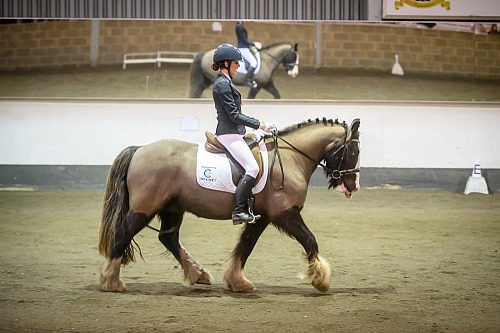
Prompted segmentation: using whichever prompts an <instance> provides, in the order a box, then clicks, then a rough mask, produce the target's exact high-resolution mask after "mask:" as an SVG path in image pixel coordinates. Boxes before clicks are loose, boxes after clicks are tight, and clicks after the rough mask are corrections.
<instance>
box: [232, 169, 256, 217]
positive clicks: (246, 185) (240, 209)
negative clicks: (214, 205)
mask: <svg viewBox="0 0 500 333" xmlns="http://www.w3.org/2000/svg"><path fill="white" fill-rule="evenodd" d="M254 185H255V178H253V177H252V176H249V175H244V176H243V178H241V180H240V182H239V183H238V186H237V187H236V193H235V196H236V198H235V200H234V208H233V225H237V224H242V223H255V216H254V215H253V214H250V213H249V212H248V208H247V200H248V198H250V196H251V195H252V188H253V186H254Z"/></svg>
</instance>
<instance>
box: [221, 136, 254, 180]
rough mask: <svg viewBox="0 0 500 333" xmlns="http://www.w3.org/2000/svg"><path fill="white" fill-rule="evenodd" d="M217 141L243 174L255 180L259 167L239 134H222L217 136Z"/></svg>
mask: <svg viewBox="0 0 500 333" xmlns="http://www.w3.org/2000/svg"><path fill="white" fill-rule="evenodd" d="M217 140H219V142H220V143H222V145H223V146H224V147H226V149H227V150H228V151H229V153H230V154H231V155H232V156H233V157H234V159H235V160H236V161H238V163H239V164H240V165H241V166H242V167H243V169H245V174H246V175H249V176H251V177H253V178H257V175H258V174H259V165H258V164H257V161H256V160H255V158H254V157H253V154H252V151H251V150H250V148H248V145H247V143H246V142H245V140H243V137H242V136H241V135H239V134H224V135H218V136H217Z"/></svg>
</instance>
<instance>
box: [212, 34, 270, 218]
mask: <svg viewBox="0 0 500 333" xmlns="http://www.w3.org/2000/svg"><path fill="white" fill-rule="evenodd" d="M241 60H242V57H241V53H240V51H239V50H238V49H237V48H236V47H234V46H233V45H231V44H222V45H220V46H219V47H217V49H216V50H215V53H214V56H213V63H212V69H213V70H214V71H219V74H218V75H217V77H216V78H215V81H214V87H213V92H212V97H213V100H214V104H215V109H216V110H217V129H216V132H215V134H216V136H217V140H219V142H220V143H221V144H222V145H223V146H224V147H225V148H226V149H227V150H228V151H229V153H230V154H231V155H232V156H233V158H234V159H235V160H236V161H237V162H238V163H239V164H240V165H241V166H242V167H243V169H245V174H244V176H243V177H242V178H241V179H240V181H239V183H238V186H237V187H236V193H235V201H234V207H233V214H232V219H233V225H237V224H241V223H245V222H246V223H255V216H254V215H253V214H251V213H249V211H248V208H247V200H248V199H249V198H250V196H251V194H252V188H253V186H254V185H255V179H256V177H257V174H258V173H259V166H258V165H257V162H256V161H255V158H254V157H253V155H252V152H251V151H250V148H249V147H248V145H247V144H246V142H245V141H244V140H243V135H244V134H245V133H246V128H245V126H248V127H250V128H253V129H258V128H260V129H262V130H263V131H264V132H270V131H271V130H272V129H273V128H275V126H274V125H273V124H269V123H265V122H263V121H259V120H258V119H256V118H253V117H250V116H247V115H245V114H243V113H242V112H241V94H240V92H239V91H238V89H237V88H236V87H235V86H234V85H233V83H232V76H233V75H234V74H236V71H237V70H238V67H239V66H240V64H239V62H238V61H241Z"/></svg>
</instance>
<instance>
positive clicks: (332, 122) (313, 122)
mask: <svg viewBox="0 0 500 333" xmlns="http://www.w3.org/2000/svg"><path fill="white" fill-rule="evenodd" d="M321 123H322V124H323V125H325V126H335V125H338V126H342V127H344V128H345V129H346V133H347V124H346V122H345V121H343V122H342V123H340V122H339V120H338V119H335V120H333V119H326V118H325V117H323V118H322V119H319V118H316V119H314V120H311V119H308V120H307V121H303V122H301V123H298V124H295V125H291V126H288V127H285V128H283V129H280V130H278V135H285V134H287V133H291V132H294V131H296V130H297V129H299V128H305V127H308V126H312V125H316V124H321ZM269 137H272V134H267V135H266V138H269ZM345 139H346V138H345V137H344V138H343V139H342V140H340V141H342V142H339V143H338V144H339V145H340V144H344V143H345Z"/></svg>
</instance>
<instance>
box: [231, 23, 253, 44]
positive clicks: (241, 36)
mask: <svg viewBox="0 0 500 333" xmlns="http://www.w3.org/2000/svg"><path fill="white" fill-rule="evenodd" d="M235 30H236V38H238V47H246V48H248V47H249V46H250V45H252V46H255V43H254V42H252V41H251V40H249V39H248V33H247V29H245V27H244V26H243V24H236V28H235Z"/></svg>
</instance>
